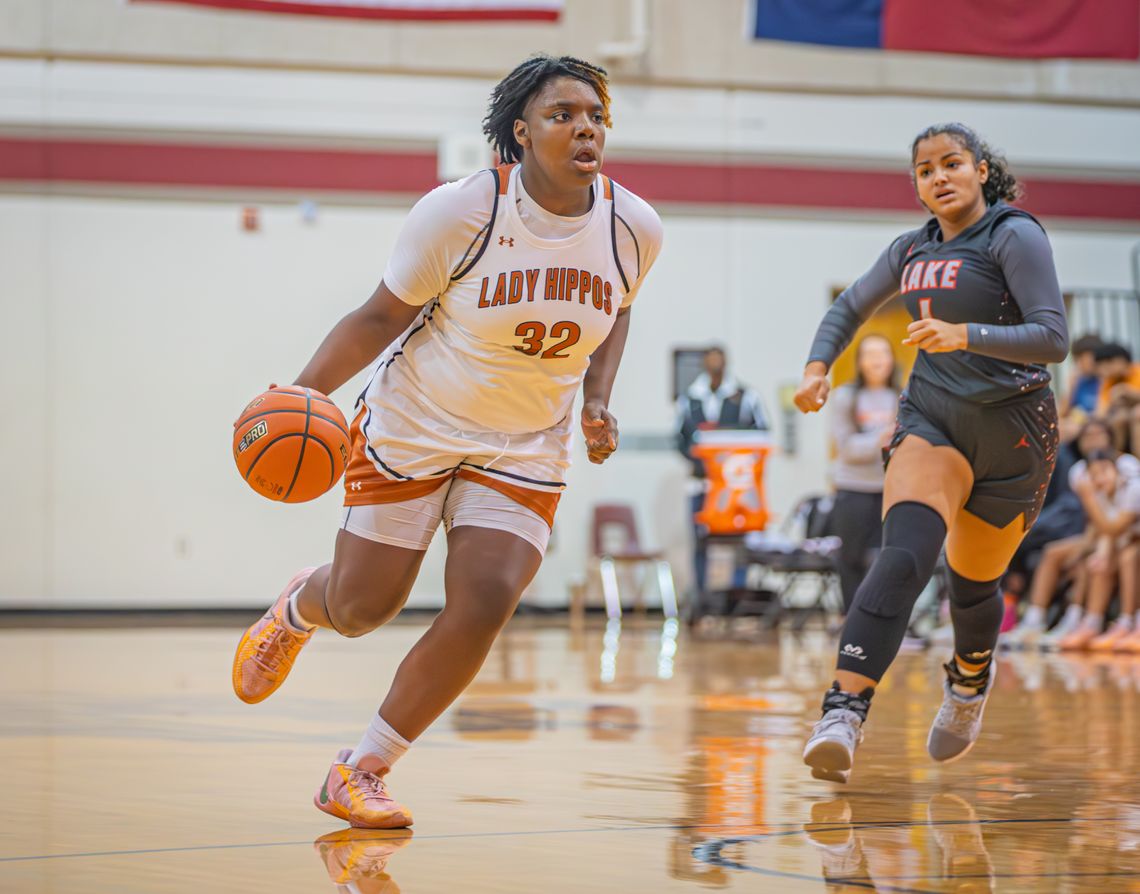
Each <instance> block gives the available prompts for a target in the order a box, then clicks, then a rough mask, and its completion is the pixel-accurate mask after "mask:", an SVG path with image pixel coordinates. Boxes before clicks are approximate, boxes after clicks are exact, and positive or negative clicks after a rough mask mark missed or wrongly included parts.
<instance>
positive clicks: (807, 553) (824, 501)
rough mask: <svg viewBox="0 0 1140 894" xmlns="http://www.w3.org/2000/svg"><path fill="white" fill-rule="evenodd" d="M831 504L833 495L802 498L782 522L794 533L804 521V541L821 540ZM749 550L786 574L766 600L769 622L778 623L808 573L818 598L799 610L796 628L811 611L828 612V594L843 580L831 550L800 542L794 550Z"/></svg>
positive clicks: (786, 530)
mask: <svg viewBox="0 0 1140 894" xmlns="http://www.w3.org/2000/svg"><path fill="white" fill-rule="evenodd" d="M831 505H832V500H831V498H830V497H825V496H819V495H809V496H806V497H803V498H801V499H800V501H799V502H798V503H797V504H796V506H795V508H794V509H793V510H792V512H791V514H790V515H789V516H788V517H787V518H786V519H785V520H784V523H783V524H782V525H781V526H780V529H781V532H782V533H783V534H785V535H786V536H791V535H792V529H793V527H795V526H800V525H802V528H803V536H802V539H800V541H799V543H800V544H804V543H805V542H809V541H819V540H820V539H822V538H823V537H825V536H826V535H827V534H828V531H829V525H828V521H829V519H828V516H829V515H830V513H831ZM748 553H749V554H748V558H749V560H750V561H752V562H754V563H756V564H759V565H763V566H764V567H766V568H767V569H768V570H769V571H773V572H776V573H778V574H781V575H783V581H782V585H781V586H780V587H779V589H778V590H777V592H776V598H775V599H773V600H771V601H770V602H767V603H763V604H762V607H763V611H764V614H765V615H766V617H767V618H768V620H769V623H772V624H775V623H776V622H777V621H778V619H779V615H780V614H781V613H782V612H783V611H784V610H785V609H787V608H789V606H788V597H789V596H790V595H791V594H792V592H793V591H794V590H795V588H796V585H797V583H798V582H799V580H800V578H804V577H809V578H815V581H816V592H815V598H814V599H813V600H812V602H811V604H809V605H807V606H802V610H801V611H799V612H798V613H797V618H796V620H795V621H794V622H793V627H794V629H796V630H799V629H800V628H802V627H803V625H804V623H805V622H806V621H807V613H808V612H811V611H822V612H827V610H828V605H827V598H828V596H829V595H830V594H831V593H832V592H834V591H835V590H836V588H837V586H838V583H839V573H838V571H837V569H836V567H835V558H834V555H833V554H832V553H831V552H820V551H817V550H811V549H805V548H804V547H803V546H802V545H799V546H797V548H796V549H795V550H793V551H791V552H787V551H782V550H766V549H758V550H749V551H748Z"/></svg>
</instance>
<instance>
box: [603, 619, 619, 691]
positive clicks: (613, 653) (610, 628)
mask: <svg viewBox="0 0 1140 894" xmlns="http://www.w3.org/2000/svg"><path fill="white" fill-rule="evenodd" d="M620 649H621V618H610V619H609V620H608V621H606V633H605V635H604V636H603V637H602V661H601V680H602V682H603V683H612V682H613V681H614V678H615V677H616V676H617V656H618V651H619V650H620Z"/></svg>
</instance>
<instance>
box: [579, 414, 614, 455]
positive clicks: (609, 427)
mask: <svg viewBox="0 0 1140 894" xmlns="http://www.w3.org/2000/svg"><path fill="white" fill-rule="evenodd" d="M582 434H583V435H584V436H585V438H586V455H587V457H588V458H589V460H590V462H592V463H596V464H598V465H601V464H602V463H604V462H605V461H606V460H607V459H609V456H610V454H611V453H613V452H614V451H615V450H617V445H618V424H617V419H615V418H614V415H613V413H611V412H610V411H609V410H607V409H606V407H605V404H603V403H602V402H601V401H599V400H588V401H586V402H585V403H584V404H583V405H582Z"/></svg>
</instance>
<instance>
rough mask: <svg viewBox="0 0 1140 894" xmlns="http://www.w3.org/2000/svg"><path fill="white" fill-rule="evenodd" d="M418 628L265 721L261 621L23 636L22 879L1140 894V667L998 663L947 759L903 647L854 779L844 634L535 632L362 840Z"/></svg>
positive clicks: (9, 745)
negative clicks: (957, 753)
mask: <svg viewBox="0 0 1140 894" xmlns="http://www.w3.org/2000/svg"><path fill="white" fill-rule="evenodd" d="M421 630H422V622H421V621H418V620H417V621H415V622H414V623H400V624H396V625H390V626H389V627H387V628H385V629H383V630H381V631H378V632H377V633H374V634H372V635H371V636H368V637H365V638H363V639H359V640H341V639H338V638H336V637H334V636H330V635H328V634H318V636H317V638H316V639H315V640H314V641H313V643H312V645H310V646H309V648H308V649H307V650H306V653H305V654H304V655H303V656H302V658H301V659H300V661H299V662H298V665H297V668H296V670H295V671H294V674H293V676H292V678H291V679H290V680H289V682H288V683H287V684H286V685H285V687H284V688H283V689H282V690H281V691H280V692H279V693H278V694H277V695H275V696H274V697H273V698H271V699H269V700H268V701H267V702H265V703H263V704H261V705H258V706H252V707H251V706H246V705H243V704H241V703H239V702H238V701H237V699H236V698H235V697H234V696H233V694H232V693H231V691H230V683H229V673H230V658H231V654H232V650H233V646H234V643H235V641H236V639H237V637H238V635H239V630H238V629H237V628H236V627H235V628H234V629H216V628H214V629H209V628H193V629H186V628H175V629H113V630H107V629H94V630H60V629H51V630H44V629H7V630H0V699H2V708H3V709H2V712H0V718H2V719H0V791H2V792H3V808H2V825H0V829H2V832H0V891H3V892H21V894H36V892H66V894H83V892H110V891H114V892H120V894H126V892H175V891H177V892H209V894H221V892H231V891H232V892H243V894H247V892H262V891H264V892H270V891H272V892H292V891H299V892H301V891H303V892H319V891H330V890H338V888H337V887H336V886H337V885H339V886H340V887H339V890H340V891H344V892H358V894H396V892H400V891H402V892H405V894H419V892H464V894H477V892H562V891H566V892H571V891H573V892H581V891H617V892H622V894H632V892H642V891H646V892H657V891H690V892H694V894H695V892H699V891H705V890H710V889H725V890H729V891H768V892H824V891H833V892H838V891H843V892H859V891H880V892H911V894H924V892H931V894H933V892H963V894H964V892H971V894H974V892H987V891H1002V892H1074V894H1077V892H1079V894H1088V892H1140V760H1138V753H1137V743H1138V740H1140V737H1138V733H1140V660H1135V661H1134V660H1117V659H1105V660H1095V659H1090V658H1079V659H1070V658H1062V657H1057V656H1049V657H1043V656H1038V655H1017V656H1013V657H1003V659H1002V662H1001V668H1000V674H999V676H998V681H997V689H996V691H995V694H994V696H993V700H992V701H991V703H990V706H989V711H988V713H987V718H986V721H987V722H986V728H985V730H984V732H983V735H982V739H981V741H980V742H979V744H978V746H977V748H976V749H975V750H974V752H973V753H972V754H970V755H969V756H968V757H967V758H966V759H964V760H962V761H960V762H958V763H956V764H954V765H951V766H946V767H938V766H935V765H933V764H932V763H931V762H930V761H929V760H928V759H927V757H926V755H925V751H924V743H925V737H926V730H927V725H928V724H929V722H930V720H931V718H932V717H933V715H934V713H935V710H936V708H937V704H938V699H939V691H940V690H939V667H938V661H939V659H940V658H942V657H943V656H942V655H941V653H940V652H931V653H928V654H925V655H904V656H902V657H901V658H900V659H899V662H898V664H897V665H896V666H895V668H894V669H893V671H892V673H891V675H890V676H889V678H888V684H887V685H885V686H884V688H883V689H882V690H881V691H880V693H879V695H878V696H877V697H876V699H875V708H874V711H873V712H872V715H871V723H870V724H869V727H868V735H867V739H866V742H865V743H864V745H863V748H862V749H861V751H860V753H859V755H858V762H857V764H856V772H855V775H854V779H853V780H852V782H851V784H850V785H848V786H846V787H843V786H836V785H832V784H828V783H822V782H816V781H813V780H812V779H810V777H809V776H808V773H807V770H806V768H804V767H803V766H802V765H801V763H800V760H799V754H800V749H801V747H802V743H803V739H804V734H805V731H806V730H807V727H808V725H809V722H810V721H811V720H813V719H814V718H815V715H816V706H817V704H818V700H819V697H820V692H821V689H822V687H823V686H824V685H825V683H826V682H827V681H828V680H829V676H828V671H829V668H830V665H831V657H832V656H831V651H832V646H831V643H830V640H829V639H828V638H827V637H826V636H825V635H824V634H823V633H822V632H819V631H815V632H812V631H808V632H807V633H805V634H803V635H802V636H799V637H794V636H792V635H788V634H784V635H782V636H779V637H776V636H771V638H769V639H766V640H765V639H763V638H757V639H754V640H743V639H739V638H738V639H735V640H724V639H721V640H717V641H713V640H711V639H704V640H698V639H697V638H695V637H693V636H690V635H689V634H688V632H687V631H684V630H682V631H679V632H677V631H675V630H674V629H671V628H669V627H663V625H662V623H661V622H660V621H652V620H638V621H636V622H630V623H627V625H626V627H625V629H623V630H621V631H620V632H619V631H617V630H615V629H610V630H608V631H607V630H605V629H603V627H602V626H601V625H600V624H595V625H593V626H591V627H589V628H588V629H587V630H585V631H582V632H578V633H572V632H570V631H569V630H568V629H567V628H566V626H565V623H564V622H561V621H560V622H554V621H544V622H536V621H532V620H528V619H516V620H515V621H514V622H512V624H511V626H510V627H509V628H508V631H507V633H506V634H505V635H504V637H503V638H502V640H501V641H500V643H499V645H498V647H497V649H496V651H495V652H494V653H493V654H492V656H491V658H490V659H489V661H488V663H487V666H486V667H485V669H484V671H483V673H482V675H481V676H480V677H479V679H478V680H477V681H476V683H475V684H474V685H473V686H472V687H471V689H470V690H469V692H468V693H467V694H466V695H465V696H464V697H463V698H462V699H461V700H460V701H459V702H458V703H457V704H456V705H455V706H454V707H453V709H452V710H451V711H450V712H449V713H448V714H447V715H445V716H444V717H443V718H441V720H440V721H439V722H438V724H437V725H436V727H435V728H434V729H432V730H430V731H429V732H428V733H427V734H426V735H425V736H424V737H423V738H422V739H421V741H419V742H418V743H416V745H415V747H414V748H413V750H412V752H411V753H410V754H409V755H408V757H406V758H405V759H404V761H403V762H402V763H401V764H400V766H399V767H398V769H397V771H396V772H395V773H394V774H393V776H392V788H393V791H394V792H395V794H396V795H397V796H398V797H399V798H401V799H402V800H404V801H406V802H407V803H408V805H409V806H410V807H411V808H412V809H413V811H414V812H415V815H416V817H417V823H416V826H415V830H414V834H411V835H410V836H408V835H407V834H404V835H395V836H393V835H392V834H391V833H381V834H378V835H377V834H372V835H368V834H366V833H357V834H356V835H352V834H346V833H344V832H343V831H342V828H343V827H342V826H340V825H339V824H338V823H336V822H335V821H334V820H332V819H331V818H330V817H328V816H326V815H325V814H322V813H320V812H318V811H317V810H316V809H315V808H314V807H313V806H312V804H311V802H310V799H311V798H312V795H313V792H314V790H315V788H316V787H317V785H318V784H319V782H320V781H321V779H322V776H323V774H324V772H325V770H326V768H327V766H328V764H329V762H330V760H331V759H332V757H333V756H334V754H335V752H336V750H337V749H338V748H339V747H343V746H346V745H352V744H354V743H355V741H356V739H357V738H358V736H359V734H360V730H361V728H362V726H363V725H364V724H365V723H366V722H367V720H368V717H369V716H370V714H371V712H372V711H373V710H374V709H375V707H376V705H377V703H378V699H379V696H380V695H381V693H382V691H383V690H384V688H385V687H386V684H387V681H388V680H389V679H390V677H391V674H392V671H393V669H394V667H395V666H396V663H397V662H398V660H399V659H400V657H401V656H402V655H403V654H404V652H405V651H406V650H407V649H408V648H409V646H410V645H411V644H412V642H413V641H414V640H415V638H416V637H417V635H418V634H419V633H420V631H421ZM675 633H676V634H677V635H676V636H675V635H674V634H675ZM322 839H323V840H322Z"/></svg>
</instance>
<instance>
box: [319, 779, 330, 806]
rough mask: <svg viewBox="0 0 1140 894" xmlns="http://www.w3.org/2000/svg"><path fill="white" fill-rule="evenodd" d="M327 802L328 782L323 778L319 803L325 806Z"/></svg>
mask: <svg viewBox="0 0 1140 894" xmlns="http://www.w3.org/2000/svg"><path fill="white" fill-rule="evenodd" d="M328 802H329V780H328V777H326V778H325V784H324V785H322V786H321V803H322V804H327V803H328Z"/></svg>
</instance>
